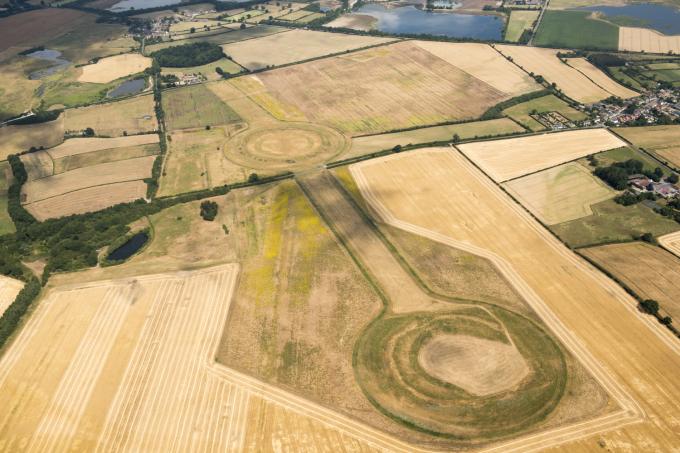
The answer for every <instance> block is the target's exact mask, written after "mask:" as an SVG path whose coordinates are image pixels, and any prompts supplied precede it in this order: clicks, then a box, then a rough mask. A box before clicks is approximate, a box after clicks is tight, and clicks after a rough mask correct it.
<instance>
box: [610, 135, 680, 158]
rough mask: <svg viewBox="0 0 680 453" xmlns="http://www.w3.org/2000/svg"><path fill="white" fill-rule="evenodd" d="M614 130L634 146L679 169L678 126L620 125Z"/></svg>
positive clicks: (679, 142)
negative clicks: (620, 126)
mask: <svg viewBox="0 0 680 453" xmlns="http://www.w3.org/2000/svg"><path fill="white" fill-rule="evenodd" d="M614 131H615V132H616V133H617V134H619V135H621V136H622V137H623V138H625V139H626V140H628V141H629V142H631V143H633V144H634V145H635V146H639V147H640V148H644V149H645V150H646V151H648V152H651V153H653V154H656V155H657V156H658V158H659V159H660V160H662V161H665V162H668V164H669V165H671V166H673V167H675V168H676V169H680V126H647V127H622V128H616V129H614Z"/></svg>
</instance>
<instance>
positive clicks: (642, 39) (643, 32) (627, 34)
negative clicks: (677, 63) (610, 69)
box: [619, 27, 680, 54]
mask: <svg viewBox="0 0 680 453" xmlns="http://www.w3.org/2000/svg"><path fill="white" fill-rule="evenodd" d="M619 50H626V51H630V52H648V53H668V52H673V53H676V54H677V53H680V35H671V36H666V35H662V34H661V33H659V32H658V31H656V30H650V29H648V28H635V27H619Z"/></svg>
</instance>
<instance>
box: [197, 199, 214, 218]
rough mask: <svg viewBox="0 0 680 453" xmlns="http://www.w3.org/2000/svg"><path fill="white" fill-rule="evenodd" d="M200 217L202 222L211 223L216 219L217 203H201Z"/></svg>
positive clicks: (207, 201)
mask: <svg viewBox="0 0 680 453" xmlns="http://www.w3.org/2000/svg"><path fill="white" fill-rule="evenodd" d="M201 217H202V218H203V220H207V221H209V222H212V221H213V220H215V217H217V203H215V202H214V201H209V200H206V201H204V202H203V203H201Z"/></svg>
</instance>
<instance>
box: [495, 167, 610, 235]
mask: <svg viewBox="0 0 680 453" xmlns="http://www.w3.org/2000/svg"><path fill="white" fill-rule="evenodd" d="M503 186H504V187H505V188H506V189H508V190H509V191H510V193H511V194H512V195H513V196H514V197H515V198H516V199H517V200H519V202H520V203H522V205H524V207H526V208H527V209H528V210H529V211H531V213H532V214H534V215H535V216H536V217H538V218H539V219H540V220H541V221H542V222H544V223H546V224H548V225H554V224H556V223H562V222H567V221H569V220H574V219H580V218H581V217H585V216H588V215H591V214H592V213H593V211H592V209H590V207H591V206H592V205H594V204H595V203H599V202H601V201H604V200H608V199H610V198H612V197H614V196H615V195H616V192H614V191H613V190H611V189H609V188H608V187H607V186H606V185H605V184H604V183H602V182H601V181H600V180H599V179H598V178H596V177H594V176H593V175H591V174H590V171H588V170H587V169H586V168H584V167H583V166H581V165H580V164H577V163H573V162H572V163H568V164H565V165H560V166H558V167H553V168H550V169H548V170H544V171H540V172H538V173H534V174H532V175H528V176H524V177H522V178H518V179H514V180H512V181H509V182H507V183H505V184H503Z"/></svg>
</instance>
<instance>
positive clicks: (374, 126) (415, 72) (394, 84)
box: [230, 42, 508, 135]
mask: <svg viewBox="0 0 680 453" xmlns="http://www.w3.org/2000/svg"><path fill="white" fill-rule="evenodd" d="M230 82H231V83H232V84H233V85H234V86H236V87H237V88H239V89H240V90H241V91H242V92H243V93H244V94H246V95H248V96H251V97H252V99H253V100H254V101H256V102H257V103H259V104H260V105H261V106H262V107H263V108H265V109H267V110H268V111H269V112H270V113H271V114H272V115H273V116H274V117H276V118H277V119H279V120H284V121H310V122H315V123H321V124H326V125H330V126H333V127H335V128H337V129H339V130H340V131H342V132H346V133H349V134H355V135H356V134H360V133H363V134H368V133H376V132H385V131H389V130H394V129H399V128H407V127H414V126H422V125H427V124H433V123H440V122H444V121H451V120H457V119H465V118H475V117H478V116H480V115H481V114H482V113H484V112H485V111H486V110H487V109H488V108H489V107H491V106H493V105H496V104H497V103H498V102H500V101H502V100H505V99H507V98H508V96H507V94H505V93H503V92H502V91H500V90H497V89H496V88H494V87H492V86H491V85H489V84H487V83H485V82H483V81H481V80H479V79H476V78H474V77H472V76H471V75H470V74H468V73H466V72H464V71H462V70H460V69H458V68H456V67H454V66H452V65H450V64H448V63H446V62H445V61H444V60H442V59H440V58H437V57H435V56H434V55H432V54H430V53H429V52H426V51H425V50H423V49H421V48H420V47H419V46H417V45H416V44H414V43H412V42H401V43H397V44H392V45H389V46H380V47H376V48H372V49H368V50H363V51H360V52H353V53H350V54H348V55H344V56H340V57H334V58H326V59H322V60H316V61H313V62H309V63H303V64H299V65H295V66H290V67H286V68H281V69H276V70H273V71H267V72H264V73H262V74H258V75H252V76H244V77H239V78H237V79H233V80H231V81H230ZM473 94H474V96H472V95H473ZM471 99H472V100H471Z"/></svg>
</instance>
